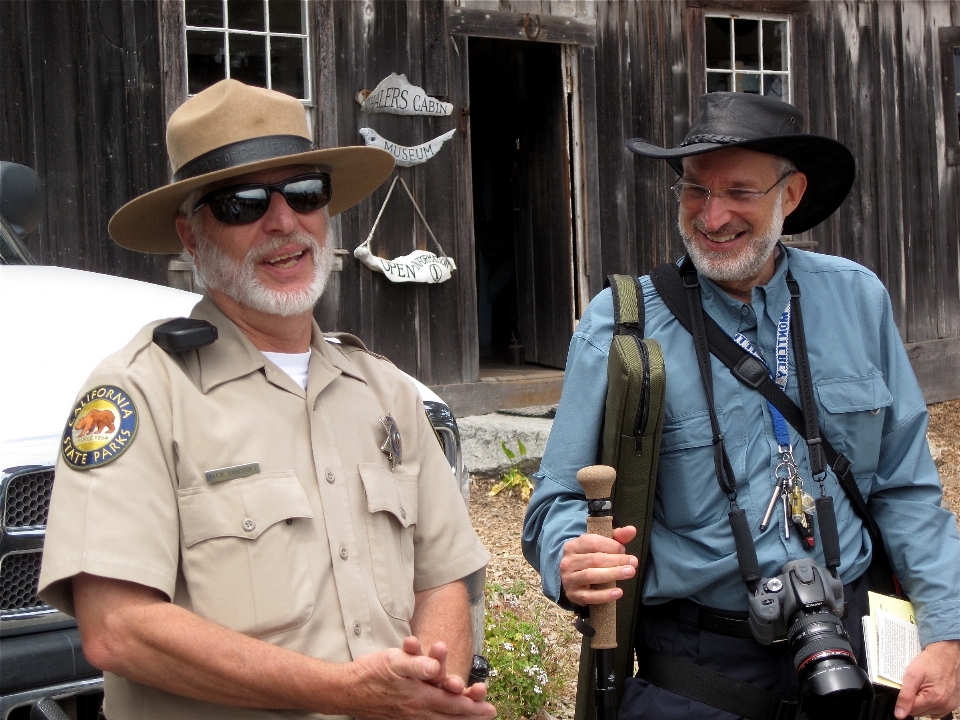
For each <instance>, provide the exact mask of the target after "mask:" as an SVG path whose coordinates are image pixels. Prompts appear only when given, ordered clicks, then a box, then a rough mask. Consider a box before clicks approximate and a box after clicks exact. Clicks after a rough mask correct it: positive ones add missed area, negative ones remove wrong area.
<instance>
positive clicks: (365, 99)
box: [357, 73, 453, 117]
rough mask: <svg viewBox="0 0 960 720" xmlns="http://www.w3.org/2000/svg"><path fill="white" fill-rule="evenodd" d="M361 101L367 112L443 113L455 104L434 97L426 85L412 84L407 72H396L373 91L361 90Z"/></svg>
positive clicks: (399, 113) (359, 100)
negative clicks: (400, 73)
mask: <svg viewBox="0 0 960 720" xmlns="http://www.w3.org/2000/svg"><path fill="white" fill-rule="evenodd" d="M357 102H358V103H360V106H361V107H362V108H363V111H364V112H366V113H389V114H391V115H425V116H428V117H443V116H445V115H449V114H450V113H452V112H453V105H451V104H450V103H446V102H441V101H440V100H437V99H436V98H432V97H430V96H429V95H427V93H426V92H424V90H423V88H419V87H417V86H416V85H411V84H410V82H409V81H408V80H407V76H406V75H397V74H396V73H392V74H391V75H388V76H387V77H385V78H384V79H383V80H381V81H380V84H379V85H377V87H375V88H374V89H373V91H370V90H361V91H360V92H359V93H357Z"/></svg>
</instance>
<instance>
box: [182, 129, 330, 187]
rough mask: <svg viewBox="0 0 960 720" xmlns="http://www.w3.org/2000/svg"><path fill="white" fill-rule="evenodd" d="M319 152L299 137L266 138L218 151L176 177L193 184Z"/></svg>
mask: <svg viewBox="0 0 960 720" xmlns="http://www.w3.org/2000/svg"><path fill="white" fill-rule="evenodd" d="M311 150H316V147H315V146H314V144H313V143H312V142H310V140H308V139H307V138H305V137H300V136H299V135H264V136H262V137H256V138H250V139H249V140H241V141H239V142H235V143H230V144H229V145H224V146H222V147H218V148H216V149H214V150H211V151H210V152H207V153H204V154H203V155H200V156H199V157H197V158H194V159H193V160H191V161H190V162H188V163H187V164H186V165H184V166H183V167H182V168H180V169H179V170H177V172H175V173H174V174H173V181H174V182H180V181H182V180H189V179H190V178H195V177H197V176H199V175H206V174H208V173H212V172H216V171H217V170H224V169H226V168H231V167H238V166H240V165H248V164H250V163H255V162H260V161H261V160H272V159H273V158H278V157H285V156H287V155H299V154H300V153H305V152H310V151H311Z"/></svg>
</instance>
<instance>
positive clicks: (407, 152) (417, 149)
mask: <svg viewBox="0 0 960 720" xmlns="http://www.w3.org/2000/svg"><path fill="white" fill-rule="evenodd" d="M454 132H456V131H455V130H450V131H448V132H445V133H444V134H443V135H439V136H437V137H435V138H434V139H433V140H428V141H427V142H425V143H423V144H422V145H416V146H414V147H406V146H404V145H397V143H395V142H392V141H390V140H387V139H386V138H385V137H383V136H382V135H380V134H378V133H377V131H376V130H374V129H373V128H360V134H361V135H362V136H363V142H364V143H366V144H367V145H369V146H371V147H378V148H380V149H381V150H386V151H387V152H388V153H390V154H391V155H393V158H394V160H396V162H397V165H399V166H401V167H410V166H411V165H420V164H421V163H425V162H426V161H427V160H429V159H430V158H432V157H433V156H434V155H436V154H437V152H438V151H439V150H440V148H441V147H443V144H444V143H445V142H446V141H447V140H449V139H450V138H452V137H453V133H454Z"/></svg>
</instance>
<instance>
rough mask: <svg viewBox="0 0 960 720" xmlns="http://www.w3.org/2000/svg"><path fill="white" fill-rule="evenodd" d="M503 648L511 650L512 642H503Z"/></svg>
mask: <svg viewBox="0 0 960 720" xmlns="http://www.w3.org/2000/svg"><path fill="white" fill-rule="evenodd" d="M503 649H504V650H513V643H508V642H505V643H504V644H503Z"/></svg>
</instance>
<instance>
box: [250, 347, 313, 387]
mask: <svg viewBox="0 0 960 720" xmlns="http://www.w3.org/2000/svg"><path fill="white" fill-rule="evenodd" d="M260 352H262V353H263V356H264V357H265V358H266V359H267V360H269V361H270V362H272V363H273V364H274V365H276V366H277V367H278V368H280V369H281V370H283V371H284V372H285V373H286V374H287V375H289V376H290V377H291V379H292V380H293V381H294V382H295V383H296V384H297V385H299V386H300V387H301V388H303V389H304V390H306V389H307V368H309V367H310V350H307V351H306V352H302V353H278V352H265V351H263V350H261V351H260Z"/></svg>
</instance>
